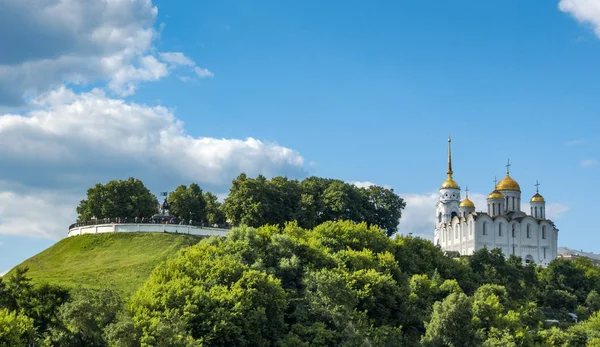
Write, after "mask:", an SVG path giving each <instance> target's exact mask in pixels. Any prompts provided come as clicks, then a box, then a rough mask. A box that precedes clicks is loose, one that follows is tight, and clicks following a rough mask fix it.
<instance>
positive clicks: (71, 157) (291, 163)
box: [0, 87, 304, 186]
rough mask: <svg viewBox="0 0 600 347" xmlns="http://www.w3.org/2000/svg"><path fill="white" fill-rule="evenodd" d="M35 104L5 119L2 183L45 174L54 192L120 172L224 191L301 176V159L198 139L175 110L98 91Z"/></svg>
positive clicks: (253, 143)
mask: <svg viewBox="0 0 600 347" xmlns="http://www.w3.org/2000/svg"><path fill="white" fill-rule="evenodd" d="M35 104H36V105H37V106H38V107H39V108H38V109H36V110H33V111H30V112H29V113H27V114H25V115H4V116H0V147H2V148H3V151H2V152H0V168H4V171H3V172H4V173H6V175H4V177H12V179H13V180H17V181H19V182H22V183H24V184H26V185H30V184H32V183H33V182H29V181H27V177H26V176H27V175H24V174H23V173H22V171H23V170H32V169H34V170H45V171H43V172H45V175H46V177H45V178H44V179H45V182H44V183H45V184H49V185H53V184H56V182H48V181H52V180H53V181H64V182H72V180H73V179H72V178H71V179H67V178H66V177H69V176H73V175H77V176H79V177H82V178H85V177H89V175H98V176H101V177H109V176H112V177H113V178H114V177H117V176H118V175H119V172H121V173H122V174H125V173H128V174H129V173H131V174H137V173H148V174H149V173H155V174H156V175H159V174H162V175H166V176H170V177H177V178H178V179H184V180H196V181H199V182H200V183H205V184H210V185H213V186H224V185H228V184H229V182H230V180H231V179H232V178H233V177H234V176H235V175H237V174H239V173H240V172H242V171H244V172H246V173H247V174H248V175H257V174H261V173H262V174H265V175H267V176H272V175H275V174H289V175H291V176H298V175H301V174H302V173H303V172H304V171H303V170H304V169H303V166H304V159H303V158H302V156H301V155H300V154H299V153H298V152H296V151H294V150H291V149H289V148H286V147H283V146H280V145H278V144H275V143H269V142H264V141H261V140H258V139H254V138H247V139H245V140H240V139H217V138H211V137H193V136H190V135H189V134H187V133H186V132H185V129H184V127H183V123H182V122H181V121H179V120H178V119H176V118H175V116H174V114H173V113H172V111H171V110H169V109H167V108H165V107H161V106H155V107H150V106H145V105H140V104H136V103H133V102H125V101H123V100H119V99H113V98H110V97H107V96H106V95H105V94H104V93H103V92H102V91H101V90H94V91H92V92H89V93H82V94H75V93H74V92H73V91H71V90H69V89H66V88H64V87H63V88H61V89H58V90H56V91H53V92H51V93H48V94H45V95H43V96H42V97H40V98H38V99H36V102H35ZM8 168H11V170H7V169H8ZM7 171H11V172H14V174H13V176H11V174H10V173H8V172H7ZM37 172H41V171H37ZM53 175H54V176H53ZM33 176H35V175H33ZM35 179H39V178H35ZM35 179H34V178H33V177H32V180H35Z"/></svg>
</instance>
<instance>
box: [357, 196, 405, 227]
mask: <svg viewBox="0 0 600 347" xmlns="http://www.w3.org/2000/svg"><path fill="white" fill-rule="evenodd" d="M361 193H362V194H363V195H364V196H365V198H366V199H367V201H368V204H367V211H368V212H367V218H366V219H367V220H366V221H367V223H372V224H375V225H377V226H379V227H380V228H381V229H383V230H385V231H386V234H387V235H388V236H392V235H394V234H395V233H396V232H398V223H400V217H402V209H404V207H406V203H405V202H404V200H403V199H402V198H401V197H399V196H398V195H397V194H396V193H394V190H393V189H386V188H383V187H380V186H370V187H368V188H366V189H365V188H362V189H361Z"/></svg>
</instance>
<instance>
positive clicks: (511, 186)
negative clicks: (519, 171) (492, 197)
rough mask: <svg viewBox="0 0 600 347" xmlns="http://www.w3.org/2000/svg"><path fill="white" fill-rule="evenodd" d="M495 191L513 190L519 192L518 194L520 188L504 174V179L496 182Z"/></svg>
mask: <svg viewBox="0 0 600 347" xmlns="http://www.w3.org/2000/svg"><path fill="white" fill-rule="evenodd" d="M496 189H497V190H514V191H519V192H520V191H521V187H520V186H519V183H517V181H515V180H514V179H513V178H512V177H510V176H509V175H508V174H506V177H504V178H503V179H502V180H501V181H500V182H498V185H497V186H496Z"/></svg>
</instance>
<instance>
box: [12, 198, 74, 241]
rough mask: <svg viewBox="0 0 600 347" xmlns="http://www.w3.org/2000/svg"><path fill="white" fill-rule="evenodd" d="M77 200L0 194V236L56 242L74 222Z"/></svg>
mask: <svg viewBox="0 0 600 347" xmlns="http://www.w3.org/2000/svg"><path fill="white" fill-rule="evenodd" d="M77 202H78V201H77V199H76V198H75V197H73V196H68V195H65V194H63V195H61V196H57V195H56V194H55V193H52V192H44V193H39V192H37V193H36V194H35V195H32V194H18V193H15V192H10V191H4V192H0V216H2V217H1V219H0V234H4V235H23V236H29V237H38V238H49V239H59V238H61V237H64V236H65V235H66V233H67V228H68V226H69V224H70V223H72V222H73V221H74V220H75V218H76V214H75V206H76V205H77Z"/></svg>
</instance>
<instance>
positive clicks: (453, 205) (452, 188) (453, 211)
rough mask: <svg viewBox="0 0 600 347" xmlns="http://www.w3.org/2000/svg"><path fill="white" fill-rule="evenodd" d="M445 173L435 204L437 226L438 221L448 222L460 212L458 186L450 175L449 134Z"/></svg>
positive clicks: (451, 173) (450, 144)
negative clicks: (445, 176) (446, 169)
mask: <svg viewBox="0 0 600 347" xmlns="http://www.w3.org/2000/svg"><path fill="white" fill-rule="evenodd" d="M446 174H447V175H448V177H447V178H446V180H445V181H444V183H442V186H441V187H440V194H439V200H438V202H437V204H436V221H437V225H438V226H439V225H440V223H447V222H450V221H451V220H452V218H453V217H454V216H459V212H460V211H459V209H460V187H459V186H458V184H457V183H456V182H455V181H454V178H453V177H452V175H453V174H454V172H453V171H452V138H450V136H448V171H446Z"/></svg>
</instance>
